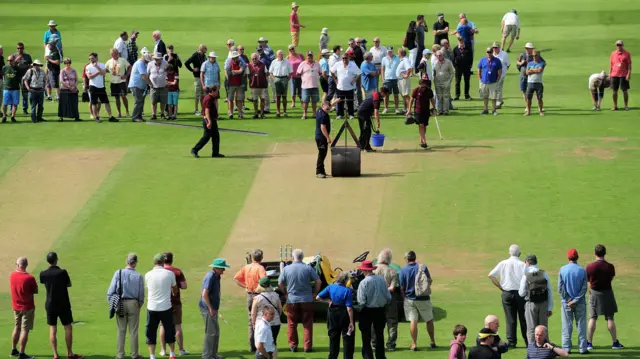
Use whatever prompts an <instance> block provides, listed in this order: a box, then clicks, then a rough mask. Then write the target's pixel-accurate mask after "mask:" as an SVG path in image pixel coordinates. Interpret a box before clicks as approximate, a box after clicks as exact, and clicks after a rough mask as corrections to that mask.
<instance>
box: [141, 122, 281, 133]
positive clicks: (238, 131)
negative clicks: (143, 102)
mask: <svg viewBox="0 0 640 359" xmlns="http://www.w3.org/2000/svg"><path fill="white" fill-rule="evenodd" d="M146 122H147V124H148V125H161V126H176V127H186V128H197V129H199V130H201V129H202V126H198V125H188V124H186V123H174V122H156V121H146ZM218 131H220V132H232V133H241V134H244V135H254V136H269V134H268V133H266V132H258V131H248V130H234V129H230V128H221V127H218Z"/></svg>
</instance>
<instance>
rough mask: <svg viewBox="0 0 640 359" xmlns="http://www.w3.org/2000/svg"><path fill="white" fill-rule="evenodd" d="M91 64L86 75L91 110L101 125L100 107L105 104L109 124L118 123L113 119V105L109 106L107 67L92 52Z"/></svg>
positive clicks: (90, 55) (90, 56)
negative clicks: (106, 79) (106, 80)
mask: <svg viewBox="0 0 640 359" xmlns="http://www.w3.org/2000/svg"><path fill="white" fill-rule="evenodd" d="M89 62H90V64H89V65H87V68H86V70H85V73H86V74H87V79H88V80H89V91H88V92H89V101H90V102H91V108H92V109H93V114H94V116H95V118H96V122H97V123H100V106H99V104H101V103H102V104H104V107H105V109H106V110H107V115H109V122H118V119H117V118H115V117H113V115H112V113H111V105H109V97H108V96H107V89H106V88H105V81H104V78H105V74H106V73H107V67H106V66H105V65H104V64H103V63H101V62H98V54H97V53H95V52H92V53H90V54H89Z"/></svg>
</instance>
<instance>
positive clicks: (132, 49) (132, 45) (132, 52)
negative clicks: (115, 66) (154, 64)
mask: <svg viewBox="0 0 640 359" xmlns="http://www.w3.org/2000/svg"><path fill="white" fill-rule="evenodd" d="M139 34H140V32H139V31H137V30H131V36H129V40H127V57H126V60H127V61H128V62H129V63H130V64H133V63H135V62H136V61H137V60H138V44H137V43H136V40H137V39H138V35H139ZM123 57H124V56H123Z"/></svg>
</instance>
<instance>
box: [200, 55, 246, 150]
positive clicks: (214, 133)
mask: <svg viewBox="0 0 640 359" xmlns="http://www.w3.org/2000/svg"><path fill="white" fill-rule="evenodd" d="M236 53H237V52H236ZM232 62H233V61H232ZM231 86H232V85H231V79H229V88H231ZM204 92H205V93H206V94H207V95H206V96H205V97H204V99H203V100H202V113H203V114H204V118H203V119H202V127H203V128H204V134H203V135H202V137H201V138H200V141H198V143H196V145H195V146H194V147H193V148H192V149H191V155H192V156H193V157H195V158H200V155H198V151H200V150H201V149H202V148H203V147H204V146H205V145H206V144H207V143H208V142H209V140H211V147H212V153H211V157H213V158H222V157H224V155H223V154H221V153H220V132H218V101H217V98H218V97H220V95H219V93H220V89H219V88H218V86H216V85H213V86H211V87H207V88H206V89H204ZM230 99H231V97H230ZM232 101H233V100H230V101H229V102H232Z"/></svg>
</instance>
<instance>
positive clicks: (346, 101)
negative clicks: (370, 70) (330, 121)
mask: <svg viewBox="0 0 640 359" xmlns="http://www.w3.org/2000/svg"><path fill="white" fill-rule="evenodd" d="M331 76H332V77H333V79H334V81H335V83H336V89H337V92H336V97H337V98H338V99H340V102H338V103H337V104H336V115H337V117H336V119H338V120H339V119H341V118H343V117H345V118H346V116H347V115H348V116H349V118H350V119H353V115H354V106H353V105H354V103H353V97H354V96H353V91H354V89H355V88H356V81H357V78H358V77H359V76H360V68H358V66H356V64H355V63H354V62H352V61H349V55H347V54H346V53H344V54H342V62H341V63H336V64H335V65H333V67H332V68H331ZM345 106H347V113H345V111H344V107H345Z"/></svg>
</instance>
